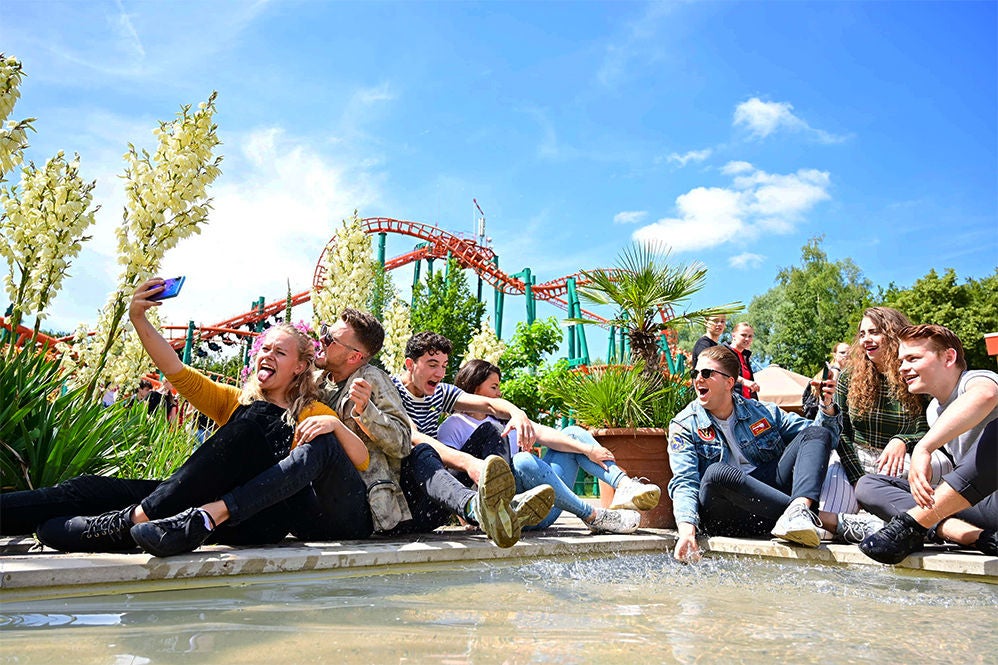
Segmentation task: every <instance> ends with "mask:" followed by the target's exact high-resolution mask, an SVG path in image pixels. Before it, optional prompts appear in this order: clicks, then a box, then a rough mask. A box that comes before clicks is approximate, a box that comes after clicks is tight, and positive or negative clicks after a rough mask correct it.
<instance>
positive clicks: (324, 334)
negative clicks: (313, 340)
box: [319, 323, 367, 356]
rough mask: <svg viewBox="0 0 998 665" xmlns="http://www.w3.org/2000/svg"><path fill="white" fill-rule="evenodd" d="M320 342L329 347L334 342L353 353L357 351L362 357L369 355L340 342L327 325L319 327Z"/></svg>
mask: <svg viewBox="0 0 998 665" xmlns="http://www.w3.org/2000/svg"><path fill="white" fill-rule="evenodd" d="M319 341H320V342H322V345H323V346H329V345H330V344H332V343H333V342H335V343H337V344H339V345H340V346H343V347H346V348H348V349H350V350H351V351H356V352H357V353H359V354H360V355H362V356H366V355H367V354H366V353H364V352H363V351H361V350H360V349H358V348H357V347H356V346H350V345H349V344H344V343H343V342H341V341H340V340H338V339H336V338H335V337H333V331H332V329H330V327H329V326H327V325H326V324H325V323H323V324H322V325H321V326H320V327H319Z"/></svg>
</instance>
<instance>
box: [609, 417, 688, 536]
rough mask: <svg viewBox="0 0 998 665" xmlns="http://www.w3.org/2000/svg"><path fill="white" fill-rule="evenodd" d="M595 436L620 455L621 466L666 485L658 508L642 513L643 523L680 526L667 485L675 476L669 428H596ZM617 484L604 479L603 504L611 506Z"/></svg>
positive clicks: (671, 527)
mask: <svg viewBox="0 0 998 665" xmlns="http://www.w3.org/2000/svg"><path fill="white" fill-rule="evenodd" d="M592 434H593V436H595V437H596V440H597V441H599V442H600V445H602V446H603V447H604V448H607V449H609V450H610V452H612V453H613V455H614V457H615V458H616V459H617V466H619V467H620V468H621V469H623V470H624V471H626V472H627V475H628V476H631V477H632V478H642V477H643V478H647V479H648V480H649V481H651V482H653V483H655V484H656V485H658V486H659V487H661V488H662V500H661V501H660V502H659V504H658V506H657V507H656V508H655V509H654V510H649V511H646V512H643V513H641V526H643V527H649V528H654V529H674V528H676V518H675V517H674V516H673V514H672V500H671V499H670V498H669V495H668V491H667V488H668V486H669V480H671V479H672V468H671V467H670V466H669V432H668V430H664V429H658V428H652V427H642V428H639V429H624V428H621V429H596V430H592ZM612 500H613V488H612V487H610V486H609V485H607V484H605V483H603V482H601V483H600V504H601V505H603V506H604V507H606V506H609V505H610V502H611V501H612Z"/></svg>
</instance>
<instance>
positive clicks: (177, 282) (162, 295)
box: [153, 277, 187, 300]
mask: <svg viewBox="0 0 998 665" xmlns="http://www.w3.org/2000/svg"><path fill="white" fill-rule="evenodd" d="M186 279H187V278H186V277H171V278H170V279H165V280H163V290H162V291H160V292H159V293H157V294H156V295H155V296H153V298H154V299H155V300H166V299H167V298H176V297H177V296H178V295H180V289H182V288H183V287H184V281H185V280H186Z"/></svg>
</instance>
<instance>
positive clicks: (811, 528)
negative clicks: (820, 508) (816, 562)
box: [770, 501, 821, 547]
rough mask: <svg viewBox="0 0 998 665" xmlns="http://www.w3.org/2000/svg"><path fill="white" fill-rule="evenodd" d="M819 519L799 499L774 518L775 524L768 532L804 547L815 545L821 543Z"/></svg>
mask: <svg viewBox="0 0 998 665" xmlns="http://www.w3.org/2000/svg"><path fill="white" fill-rule="evenodd" d="M820 526H821V520H819V519H818V516H817V515H815V514H814V513H812V512H811V509H810V508H808V507H807V506H805V505H804V504H803V503H801V502H800V501H794V502H793V503H791V504H790V505H789V506H787V509H786V510H785V511H783V514H782V515H780V519H778V520H776V526H774V527H773V530H772V531H771V532H770V533H772V534H773V535H774V536H776V537H777V538H780V539H782V540H789V541H790V542H792V543H797V544H799V545H803V546H804V547H817V546H818V545H820V544H821V538H819V537H818V527H820Z"/></svg>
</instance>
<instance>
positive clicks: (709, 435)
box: [669, 393, 842, 526]
mask: <svg viewBox="0 0 998 665" xmlns="http://www.w3.org/2000/svg"><path fill="white" fill-rule="evenodd" d="M732 397H733V398H734V401H735V415H736V417H737V419H736V422H735V426H734V432H735V436H736V437H737V438H738V445H739V447H740V448H741V451H742V454H743V455H745V458H746V459H747V460H748V461H749V462H750V463H752V464H755V465H761V464H765V463H766V462H770V461H772V460H774V459H778V458H779V457H780V455H782V454H783V451H784V450H785V449H786V447H787V445H788V444H789V443H790V442H791V441H793V440H794V438H795V437H796V436H797V435H798V434H800V433H801V432H802V431H804V430H805V429H807V428H808V427H811V426H821V427H825V428H826V429H828V430H829V431H831V433H832V440H833V441H838V440H839V430H840V429H841V422H842V416H841V414H840V413H839V412H838V409H837V408H836V413H835V415H834V416H825V414H824V413H823V412H822V411H821V410H820V409H819V410H818V415H817V417H816V418H815V419H814V422H812V421H810V420H807V419H806V418H803V417H801V416H798V415H797V414H796V413H785V412H784V411H782V410H780V407H778V406H776V405H775V404H773V403H771V402H759V401H757V400H754V399H745V398H744V397H742V396H741V395H739V394H737V393H735V394H733V395H732ZM732 457H733V456H732V454H731V451H730V449H729V448H728V447H727V446H726V445H725V442H724V435H723V433H722V430H721V428H720V427H718V425H717V423H716V421H715V420H714V418H713V417H712V416H710V415H709V414H708V413H707V411H706V410H705V409H704V408H703V407H702V406H700V404H699V403H697V401H696V400H694V401H692V402H690V403H689V404H688V405H687V406H686V408H685V409H683V410H682V411H680V412H679V413H678V414H677V415H676V417H675V418H673V419H672V422H671V423H669V464H670V466H671V467H672V480H670V481H669V496H670V497H672V501H673V512H674V513H675V516H676V522H677V523H679V522H687V523H689V524H692V525H694V526H698V525H699V520H700V518H699V511H698V504H699V497H700V478H701V477H702V476H703V473H704V472H705V471H706V470H707V467H708V466H710V465H711V464H713V463H714V462H724V463H726V464H731V465H732V466H737V462H735V460H734V459H732Z"/></svg>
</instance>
